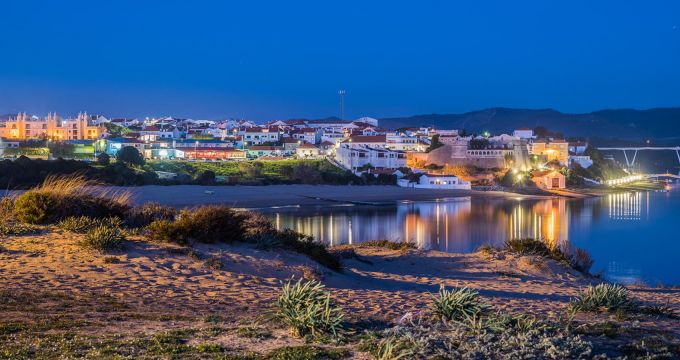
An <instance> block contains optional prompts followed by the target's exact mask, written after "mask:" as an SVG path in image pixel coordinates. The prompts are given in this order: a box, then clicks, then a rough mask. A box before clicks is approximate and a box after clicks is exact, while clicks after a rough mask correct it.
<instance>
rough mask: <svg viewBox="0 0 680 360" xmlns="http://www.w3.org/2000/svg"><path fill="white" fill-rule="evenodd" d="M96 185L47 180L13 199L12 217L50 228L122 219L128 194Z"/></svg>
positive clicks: (80, 178)
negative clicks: (84, 219)
mask: <svg viewBox="0 0 680 360" xmlns="http://www.w3.org/2000/svg"><path fill="white" fill-rule="evenodd" d="M96 185H97V184H96V183H93V182H91V181H87V180H85V178H84V177H83V176H69V177H48V178H47V179H46V180H45V181H44V182H43V183H42V184H41V185H39V186H37V187H34V188H32V189H30V190H28V191H26V192H25V193H23V194H21V195H19V196H18V197H17V198H16V200H15V201H14V213H15V215H16V217H17V219H19V220H20V221H22V222H24V223H29V224H50V223H54V222H58V221H60V220H63V219H66V218H68V217H78V216H89V217H93V218H105V217H118V218H122V217H123V214H124V213H125V211H126V210H127V209H128V208H129V199H130V194H129V193H127V192H116V191H111V190H105V189H102V188H96V187H95V186H96Z"/></svg>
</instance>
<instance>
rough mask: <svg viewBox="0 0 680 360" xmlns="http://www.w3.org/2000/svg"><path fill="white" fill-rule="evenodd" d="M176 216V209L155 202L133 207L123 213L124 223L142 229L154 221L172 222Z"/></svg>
mask: <svg viewBox="0 0 680 360" xmlns="http://www.w3.org/2000/svg"><path fill="white" fill-rule="evenodd" d="M176 215H177V209H175V208H173V207H170V206H165V205H161V204H159V203H155V202H149V203H145V204H143V205H140V206H135V207H133V208H131V209H129V210H128V211H127V212H126V213H125V223H126V224H127V226H129V227H143V226H147V225H149V224H151V223H152V222H154V221H156V220H168V221H172V220H174V219H175V216H176Z"/></svg>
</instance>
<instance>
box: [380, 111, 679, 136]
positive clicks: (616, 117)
mask: <svg viewBox="0 0 680 360" xmlns="http://www.w3.org/2000/svg"><path fill="white" fill-rule="evenodd" d="M380 125H381V126H382V127H386V128H390V129H397V128H403V127H419V126H434V127H435V128H444V129H465V130H466V131H468V132H473V133H481V132H484V131H489V132H491V133H512V131H513V130H514V129H518V128H534V127H536V126H543V127H545V128H547V129H549V130H551V131H556V132H561V133H563V134H564V135H565V136H584V137H591V138H592V137H600V138H620V139H637V140H639V139H645V138H652V139H659V140H662V139H663V140H673V139H677V140H678V141H680V108H678V107H674V108H654V109H648V110H635V109H608V110H598V111H594V112H590V113H585V114H567V113H562V112H559V111H557V110H554V109H512V108H503V107H498V108H490V109H484V110H479V111H472V112H467V113H463V114H430V115H416V116H410V117H392V118H381V119H380Z"/></svg>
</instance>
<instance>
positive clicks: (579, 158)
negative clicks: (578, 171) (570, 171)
mask: <svg viewBox="0 0 680 360" xmlns="http://www.w3.org/2000/svg"><path fill="white" fill-rule="evenodd" d="M573 163H577V164H579V165H581V167H582V168H584V169H587V168H589V167H591V166H593V159H591V158H590V156H588V155H569V166H571V165H572V164H573Z"/></svg>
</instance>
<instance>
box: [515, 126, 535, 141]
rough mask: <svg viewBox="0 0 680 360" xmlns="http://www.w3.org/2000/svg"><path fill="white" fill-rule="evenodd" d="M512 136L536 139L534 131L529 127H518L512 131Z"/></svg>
mask: <svg viewBox="0 0 680 360" xmlns="http://www.w3.org/2000/svg"><path fill="white" fill-rule="evenodd" d="M512 136H514V137H516V138H519V139H527V140H528V139H535V138H536V137H535V136H534V131H533V130H531V129H527V128H522V129H517V130H515V131H514V132H513V133H512Z"/></svg>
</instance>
